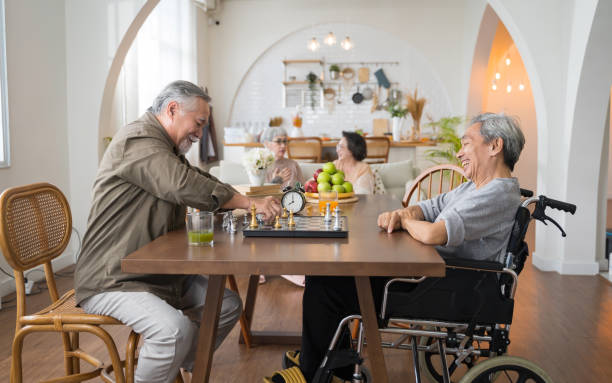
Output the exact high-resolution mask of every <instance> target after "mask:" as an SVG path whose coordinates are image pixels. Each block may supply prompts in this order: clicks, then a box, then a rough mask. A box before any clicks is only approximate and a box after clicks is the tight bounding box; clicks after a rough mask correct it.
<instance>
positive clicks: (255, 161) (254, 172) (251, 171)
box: [242, 148, 274, 186]
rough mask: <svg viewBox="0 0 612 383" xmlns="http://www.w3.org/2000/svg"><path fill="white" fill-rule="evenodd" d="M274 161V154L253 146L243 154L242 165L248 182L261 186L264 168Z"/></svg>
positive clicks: (263, 178)
mask: <svg viewBox="0 0 612 383" xmlns="http://www.w3.org/2000/svg"><path fill="white" fill-rule="evenodd" d="M273 162H274V154H273V153H272V152H271V151H269V150H268V149H265V148H264V149H262V148H255V149H251V150H249V151H248V152H246V153H245V154H244V157H243V158H242V165H244V167H245V169H246V171H247V175H248V176H249V182H250V183H251V185H253V186H261V185H263V183H264V180H265V178H266V169H267V168H268V166H270V165H272V163H273Z"/></svg>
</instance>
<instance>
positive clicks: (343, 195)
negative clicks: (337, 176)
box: [304, 192, 355, 199]
mask: <svg viewBox="0 0 612 383" xmlns="http://www.w3.org/2000/svg"><path fill="white" fill-rule="evenodd" d="M304 195H305V196H306V197H308V198H314V199H319V193H308V192H306V193H304ZM354 195H355V192H350V193H338V199H344V198H351V197H352V196H354Z"/></svg>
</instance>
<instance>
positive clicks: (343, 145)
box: [334, 132, 374, 194]
mask: <svg viewBox="0 0 612 383" xmlns="http://www.w3.org/2000/svg"><path fill="white" fill-rule="evenodd" d="M336 152H337V153H338V159H337V160H336V161H334V165H336V169H338V170H342V171H343V172H344V179H345V180H347V181H349V182H350V183H352V184H353V191H354V192H355V194H373V193H374V173H372V169H370V166H369V165H368V164H366V163H365V162H362V160H363V159H364V158H365V157H366V153H367V152H366V142H365V140H364V139H363V137H361V136H360V135H359V134H357V133H353V132H342V138H341V139H340V142H338V145H336Z"/></svg>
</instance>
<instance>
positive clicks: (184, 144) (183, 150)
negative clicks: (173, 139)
mask: <svg viewBox="0 0 612 383" xmlns="http://www.w3.org/2000/svg"><path fill="white" fill-rule="evenodd" d="M189 149H191V140H190V139H189V138H185V139H184V140H183V141H181V143H180V144H179V146H178V151H179V154H182V155H185V154H187V152H188V151H189Z"/></svg>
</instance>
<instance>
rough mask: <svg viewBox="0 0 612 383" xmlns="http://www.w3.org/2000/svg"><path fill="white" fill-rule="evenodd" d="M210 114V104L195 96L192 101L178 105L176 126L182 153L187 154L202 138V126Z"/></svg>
mask: <svg viewBox="0 0 612 383" xmlns="http://www.w3.org/2000/svg"><path fill="white" fill-rule="evenodd" d="M209 116H210V106H208V103H207V102H206V101H204V100H202V99H201V98H195V100H194V101H192V102H191V103H187V104H186V105H178V111H177V112H176V113H175V115H174V121H173V123H174V128H175V132H177V139H176V142H175V143H176V145H177V147H178V150H179V152H180V154H185V153H187V152H188V151H189V149H190V148H191V145H192V144H193V143H194V142H198V140H199V139H200V138H202V128H204V126H205V125H206V124H207V122H208V117H209Z"/></svg>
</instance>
